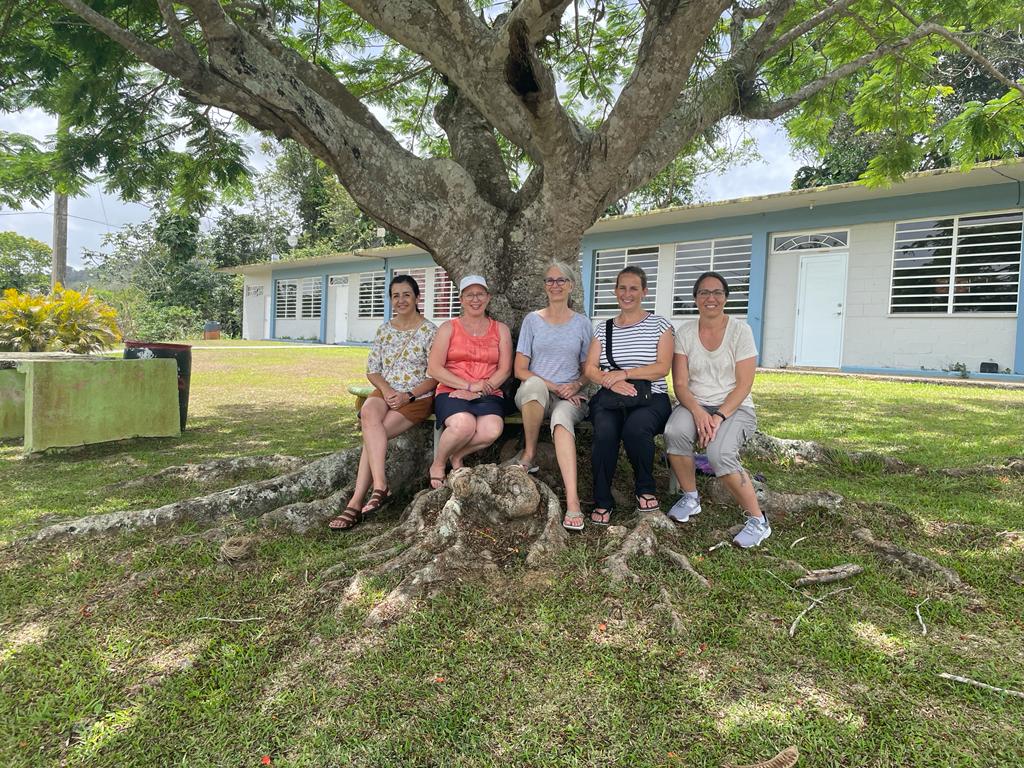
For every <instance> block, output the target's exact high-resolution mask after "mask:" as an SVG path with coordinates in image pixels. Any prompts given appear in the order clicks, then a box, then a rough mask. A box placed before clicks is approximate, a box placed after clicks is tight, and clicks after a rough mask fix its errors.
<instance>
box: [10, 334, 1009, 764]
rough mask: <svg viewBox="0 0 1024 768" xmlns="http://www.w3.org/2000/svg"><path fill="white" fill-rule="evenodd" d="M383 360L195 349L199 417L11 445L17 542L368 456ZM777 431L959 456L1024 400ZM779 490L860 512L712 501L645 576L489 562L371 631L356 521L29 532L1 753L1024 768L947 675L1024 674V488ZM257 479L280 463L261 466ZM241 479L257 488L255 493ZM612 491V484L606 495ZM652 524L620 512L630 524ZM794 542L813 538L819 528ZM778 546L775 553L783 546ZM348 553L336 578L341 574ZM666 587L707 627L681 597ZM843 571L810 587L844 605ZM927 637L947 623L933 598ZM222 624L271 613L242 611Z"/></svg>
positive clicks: (785, 423)
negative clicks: (899, 555) (686, 563)
mask: <svg viewBox="0 0 1024 768" xmlns="http://www.w3.org/2000/svg"><path fill="white" fill-rule="evenodd" d="M365 359H366V351H365V350H363V349H346V348H322V349H310V350H297V349H278V348H273V347H270V348H266V349H252V350H244V349H208V350H203V349H197V350H196V351H195V353H194V363H193V365H194V372H193V379H192V398H191V408H190V418H189V429H188V430H187V431H186V432H185V434H184V435H183V436H182V437H181V439H173V440H172V439H167V440H138V441H129V442H125V443H119V444H112V445H104V446H95V447H91V448H86V449H80V450H75V451H64V452H56V453H53V454H48V455H45V456H42V457H37V458H30V459H25V458H23V457H22V456H21V451H20V447H19V446H17V445H14V444H11V443H7V444H0V488H2V489H3V493H2V494H0V539H2V540H7V541H10V540H13V539H15V538H17V537H18V536H21V535H24V534H26V533H29V532H31V531H32V530H35V529H37V528H39V527H41V526H42V525H44V524H46V523H48V522H53V521H56V520H63V519H68V518H73V517H78V516H81V515H85V514H93V513H97V512H105V511H112V510H117V509H125V508H141V507H144V506H153V505H156V504H161V503H166V502H169V501H172V500H176V499H181V498H186V497H189V496H192V495H195V494H197V493H201V492H205V491H208V490H214V489H217V488H221V487H226V486H227V485H230V484H233V483H229V482H227V481H225V482H223V483H221V484H219V485H213V486H203V487H199V486H195V485H193V486H187V485H182V484H179V483H167V484H165V485H162V486H161V485H158V486H155V487H148V488H133V489H125V488H123V487H121V485H120V484H121V482H122V481H124V480H128V479H132V478H137V477H142V476H146V475H150V474H152V473H154V472H156V471H158V470H160V469H162V468H164V467H167V466H171V465H176V464H182V463H186V462H190V461H202V460H206V459H210V458H215V457H221V456H230V455H239V454H242V455H262V454H269V453H285V454H293V455H301V456H313V455H317V454H322V453H325V452H328V451H333V450H336V449H338V448H341V447H346V446H349V445H352V444H354V443H355V442H356V441H357V439H358V437H357V434H356V432H355V421H354V414H353V413H352V399H351V397H350V396H348V395H347V394H346V392H345V387H346V385H347V384H349V383H353V382H357V381H362V380H363V379H362V370H363V366H364V364H365ZM754 397H755V400H756V402H757V403H758V410H759V414H760V419H761V427H762V429H763V430H764V431H767V432H769V433H771V434H775V435H777V436H780V437H791V438H807V439H814V440H819V441H821V442H824V443H826V444H828V445H832V446H836V447H839V448H844V449H849V450H871V451H877V452H881V453H886V454H891V455H893V456H898V457H900V458H902V459H903V460H905V461H909V462H912V463H915V464H920V465H922V466H924V467H927V468H928V469H930V470H937V469H940V468H944V467H964V466H973V465H977V464H990V463H994V462H999V461H1002V460H1004V459H1006V458H1007V457H1010V456H1014V455H1021V454H1022V453H1024V447H1022V438H1021V436H1022V435H1024V392H1022V391H1021V390H1016V391H1009V390H998V389H989V388H967V387H957V386H945V385H936V384H919V383H910V382H884V381H868V380H862V379H852V378H839V377H820V376H801V375H793V374H760V375H759V376H758V379H757V384H756V387H755V393H754ZM751 469H754V470H756V471H759V472H762V473H763V474H764V475H765V476H766V477H767V480H768V483H769V485H770V487H772V488H773V489H776V490H791V491H799V490H805V489H821V488H828V489H832V490H835V491H837V492H839V493H842V494H843V495H844V496H846V497H847V498H848V499H849V500H850V504H849V505H848V510H849V511H848V512H847V514H848V515H850V516H852V517H853V518H855V520H843V519H841V518H839V517H838V516H836V515H834V514H832V513H828V512H825V511H821V512H819V513H811V514H806V515H802V516H800V517H797V518H793V519H790V520H787V521H784V522H778V523H776V525H775V533H774V535H773V536H772V538H771V539H769V540H768V542H767V543H766V545H765V546H764V547H762V548H761V550H760V551H757V552H740V551H736V550H733V549H731V548H725V549H719V550H716V551H715V552H713V553H708V551H707V549H708V546H709V544H711V543H713V542H714V541H715V539H714V538H713V537H712V531H714V530H715V529H723V528H728V527H729V526H730V525H732V524H733V523H735V522H736V521H737V517H738V515H737V512H736V510H735V509H727V508H718V507H714V506H711V505H706V506H705V511H704V513H703V514H702V515H701V517H700V518H699V519H698V521H696V522H695V523H694V524H692V525H689V526H687V527H686V528H684V529H683V530H682V533H681V538H680V542H679V548H680V551H682V552H684V553H685V554H687V556H689V557H690V558H691V561H692V562H693V564H694V566H695V567H696V568H697V569H699V570H700V571H701V572H702V573H703V574H704V575H705V576H706V577H707V578H708V579H709V580H710V581H711V584H712V589H711V591H710V592H704V591H701V590H700V589H699V588H698V587H697V586H695V585H694V584H693V583H692V582H691V581H689V580H688V579H687V578H686V577H685V576H684V575H683V574H680V573H679V572H678V571H675V570H673V569H671V568H670V567H669V566H668V565H667V564H666V563H665V562H664V561H662V560H660V559H657V558H652V559H647V560H642V561H641V562H640V563H638V564H637V571H638V573H639V574H640V575H641V576H642V577H643V578H642V581H641V582H640V583H639V584H637V585H630V586H625V587H619V586H615V585H612V584H611V583H609V582H607V581H605V580H604V579H603V578H602V577H601V575H600V567H599V566H600V560H601V558H602V557H603V556H604V554H605V553H606V544H607V539H606V537H605V534H604V533H603V532H602V531H597V530H594V529H592V528H588V530H587V531H586V532H585V533H584V534H583V535H582V536H576V537H574V538H573V539H572V542H571V546H570V548H569V552H568V553H567V555H566V556H565V558H564V560H563V562H562V563H561V564H560V567H558V568H556V569H552V570H550V571H542V572H531V571H528V570H526V569H525V568H524V567H519V568H514V569H513V570H511V571H509V572H507V573H505V574H502V576H501V577H500V578H488V579H484V578H483V577H481V578H480V579H467V580H466V581H465V582H464V583H462V584H460V585H458V586H453V587H452V588H450V589H449V590H448V591H447V592H445V593H443V594H441V595H439V596H438V597H436V598H434V599H432V600H430V601H428V602H427V603H425V604H424V605H423V606H422V607H421V609H420V610H418V611H417V612H415V613H414V614H412V615H411V616H409V617H408V618H407V619H405V620H403V621H401V622H399V623H398V624H396V625H393V626H390V627H388V628H386V629H384V630H379V631H374V632H370V633H367V631H366V630H364V629H363V628H362V621H363V619H364V618H365V616H366V614H367V612H368V611H369V610H370V608H371V607H372V605H373V600H374V597H375V596H381V595H383V594H384V593H385V591H386V589H387V588H388V586H389V584H387V583H379V584H376V585H375V588H376V590H377V592H376V593H373V592H371V593H370V594H367V595H363V596H362V597H360V598H359V599H357V600H354V601H347V600H346V599H345V598H344V596H343V586H344V583H345V579H346V578H347V576H349V575H351V574H352V573H353V572H354V571H355V569H356V568H357V567H359V565H360V562H359V560H358V558H357V557H356V555H355V554H354V551H353V545H354V544H357V543H358V542H360V541H363V540H365V539H366V537H367V536H369V535H371V534H372V533H374V532H375V531H376V532H379V531H380V530H382V529H383V527H384V526H388V525H391V524H393V523H394V521H395V519H396V518H397V515H398V510H390V511H389V512H388V513H387V514H386V515H384V516H382V518H381V519H379V520H377V521H374V522H370V523H366V524H364V525H363V526H361V527H360V528H359V529H357V531H356V532H353V534H349V535H341V536H339V535H331V534H329V533H328V532H327V531H322V532H318V533H314V534H310V535H307V536H295V535H267V534H261V538H260V543H259V545H258V549H257V552H256V556H255V557H254V558H252V559H250V560H247V561H244V562H242V563H241V564H235V565H229V564H225V563H221V562H219V561H218V558H217V553H218V546H219V545H218V542H216V541H212V540H210V539H209V538H204V537H203V535H202V533H203V532H202V530H198V529H191V528H187V527H185V528H176V529H173V530H169V531H168V530H164V531H159V532H146V533H136V534H130V535H125V536H121V537H116V538H105V539H92V540H82V541H79V542H75V543H73V544H62V545H51V546H39V547H30V548H26V547H10V546H7V547H5V548H4V549H0V761H2V764H3V765H5V766H90V767H92V766H118V767H120V766H156V765H160V766H163V765H189V766H258V765H261V764H262V758H263V757H264V756H268V757H269V758H270V760H271V764H272V765H277V766H334V765H338V766H495V765H498V766H588V768H589V767H592V766H647V765H651V766H680V767H682V766H719V765H722V764H724V763H727V762H735V763H746V762H754V761H756V760H763V759H766V758H768V757H770V756H772V755H774V754H775V753H776V752H777V751H779V750H780V749H782V748H784V747H786V746H787V745H790V744H794V745H796V746H798V747H799V749H800V751H801V754H802V757H801V761H800V763H799V765H800V766H900V767H901V768H902V767H904V766H964V767H966V766H972V767H973V766H1010V765H1019V764H1020V762H1021V760H1020V755H1022V754H1024V701H1022V700H1021V699H1015V698H1010V697H1005V696H1002V695H999V694H996V693H991V692H986V691H981V690H978V689H975V688H971V687H966V686H960V685H954V684H951V683H948V682H945V681H943V680H941V679H939V678H938V677H937V674H938V673H939V672H951V673H954V674H960V675H964V676H967V677H971V678H975V679H978V680H982V681H984V682H987V683H990V684H993V685H997V686H1001V687H1008V688H1015V689H1018V690H1021V689H1024V641H1022V632H1024V622H1022V617H1024V588H1022V587H1021V586H1020V584H1018V583H1017V581H1016V580H1021V578H1022V577H1024V539H1022V538H1021V534H1019V533H1018V534H1017V535H1011V534H1007V533H1005V532H1007V531H1010V532H1014V531H1016V532H1020V531H1022V529H1024V501H1022V500H1024V478H1021V477H1019V476H1018V477H1001V476H999V475H976V476H971V477H968V478H961V479H953V478H948V477H944V476H942V475H940V474H938V473H936V472H929V473H925V474H920V475H888V474H886V473H884V472H882V471H880V470H878V471H872V470H870V469H864V468H860V469H853V468H851V469H843V468H842V467H821V466H813V467H799V466H779V465H776V464H769V463H760V464H757V465H756V466H752V467H751ZM247 479H254V478H247ZM234 482H237V481H234ZM584 495H586V493H585V494H584ZM617 522H622V520H617ZM853 522H856V523H858V524H866V525H869V526H870V527H871V528H872V530H873V531H874V532H875V534H876V535H878V536H882V537H884V538H888V539H891V540H894V541H897V542H900V543H902V544H904V545H905V546H909V547H911V548H912V549H914V550H915V551H918V552H920V553H922V554H925V555H928V556H929V557H932V558H934V559H936V560H938V561H939V562H941V563H943V564H944V565H947V566H950V567H953V568H955V569H957V570H958V571H959V573H960V574H961V575H962V577H963V578H964V580H965V581H967V582H968V583H969V584H970V585H971V586H972V587H973V588H974V594H973V595H959V594H957V595H953V594H949V593H946V592H942V591H939V590H937V589H935V588H934V587H933V586H931V585H930V584H928V583H927V582H925V581H923V580H921V579H919V578H917V577H914V576H912V575H909V574H905V573H900V572H898V571H897V570H894V569H893V568H892V567H891V566H887V565H885V564H883V563H882V562H880V561H879V560H878V559H877V558H876V557H875V556H873V555H871V554H870V553H868V552H867V551H866V550H865V549H864V548H863V547H862V546H860V545H859V544H857V543H856V542H855V541H854V540H853V539H851V538H850V537H849V535H848V532H849V528H850V527H851V524H852V523H853ZM799 539H802V541H799V543H796V544H795V546H794V542H797V541H798V540H799ZM773 558H774V559H773ZM780 558H782V559H785V558H792V559H795V560H798V561H799V562H800V563H802V564H803V565H804V566H806V567H808V568H817V567H824V566H830V565H835V564H838V563H843V562H855V563H860V564H861V565H863V566H864V567H865V572H864V573H863V574H862V575H861V576H858V577H856V578H855V579H853V580H851V581H848V582H845V583H844V584H841V585H839V586H852V587H853V589H852V590H850V591H849V592H845V593H843V594H841V595H837V596H835V597H833V598H831V599H830V600H828V601H827V602H826V603H825V604H824V605H823V606H822V607H820V608H818V609H817V610H814V611H812V612H810V613H809V614H807V615H806V616H805V617H804V619H803V620H802V621H801V623H800V625H799V628H798V631H797V633H796V636H795V637H793V638H790V637H789V635H788V631H787V630H788V628H789V625H790V623H791V622H792V621H793V619H794V618H795V617H796V615H797V614H798V613H799V612H800V611H801V610H803V608H805V607H806V606H807V601H806V600H804V599H802V598H801V597H800V596H799V595H797V594H795V593H794V591H793V590H791V589H789V588H788V587H787V586H786V585H785V584H783V583H781V582H780V581H779V580H778V579H776V578H773V576H771V575H769V572H772V573H774V574H775V575H776V576H778V577H779V578H780V579H782V580H783V581H785V582H787V583H789V582H791V581H792V579H793V578H794V574H793V573H792V572H791V571H787V570H786V568H785V566H784V565H783V564H782V563H781V562H780ZM328 569H332V570H330V571H329V570H328ZM662 587H664V588H665V590H667V592H668V594H669V595H670V596H671V599H672V601H673V603H674V605H675V607H676V610H677V612H678V613H679V615H680V618H681V619H682V628H681V631H680V632H679V633H678V634H673V633H672V632H671V631H670V629H669V625H668V623H667V622H666V616H665V615H664V613H663V612H662V611H661V610H660V609H659V608H658V607H657V604H658V603H660V602H661V600H662V598H661V588H662ZM829 589H830V587H829V586H823V587H818V588H811V589H810V590H807V591H808V593H809V594H813V595H819V596H820V595H822V594H825V593H826V592H828V591H829ZM926 598H927V602H924V603H923V605H921V608H920V610H921V614H922V617H923V618H924V620H925V622H926V623H927V626H928V634H927V635H924V636H922V634H921V631H920V627H919V625H918V621H917V617H916V615H915V606H918V605H919V604H921V603H922V601H925V599H926ZM208 617H214V618H219V619H255V620H251V621H242V622H237V623H231V622H226V621H217V620H214V619H211V618H208Z"/></svg>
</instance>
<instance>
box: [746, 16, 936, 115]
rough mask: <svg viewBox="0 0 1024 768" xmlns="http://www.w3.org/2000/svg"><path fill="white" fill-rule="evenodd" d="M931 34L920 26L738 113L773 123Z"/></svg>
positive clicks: (930, 31) (929, 30) (931, 31)
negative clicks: (781, 95) (790, 91)
mask: <svg viewBox="0 0 1024 768" xmlns="http://www.w3.org/2000/svg"><path fill="white" fill-rule="evenodd" d="M932 33H933V30H931V29H927V28H926V27H925V26H924V25H922V26H920V27H918V28H917V29H915V30H914V31H913V32H911V33H910V34H909V35H907V36H905V37H903V38H902V39H900V40H897V41H896V42H895V43H889V44H887V45H880V46H878V47H877V48H876V49H875V50H873V51H872V52H871V53H866V54H864V55H863V56H860V57H858V58H856V59H854V60H853V61H849V62H847V63H846V64H844V65H843V66H841V67H836V68H835V69H833V70H832V71H831V72H829V73H828V74H827V75H825V76H824V77H820V78H818V79H817V80H814V81H812V82H810V83H807V85H805V86H803V87H802V88H800V89H798V90H796V91H794V92H793V94H792V95H790V96H787V97H786V98H783V99H779V100H778V101H773V102H770V103H768V104H763V105H761V106H759V107H756V108H747V107H744V106H742V105H741V109H740V113H741V114H742V116H743V117H748V118H750V119H752V120H774V119H775V118H777V117H779V116H780V115H784V114H785V113H786V112H788V111H789V110H791V109H793V107H796V106H798V105H800V104H802V103H803V102H805V101H806V100H807V99H809V98H811V97H812V96H814V95H815V94H816V93H818V92H820V91H822V90H824V89H825V88H827V87H828V86H830V85H832V84H833V83H835V82H837V81H839V80H842V79H843V78H844V77H849V76H850V75H852V74H853V73H854V72H857V71H858V70H861V69H863V68H864V67H866V66H867V65H868V64H871V63H872V62H875V61H878V59H880V58H882V57H883V56H888V55H889V54H891V53H895V52H897V51H900V50H903V49H904V48H906V47H908V46H910V45H913V44H914V43H916V42H917V41H918V40H921V39H922V38H925V37H928V35H930V34H932Z"/></svg>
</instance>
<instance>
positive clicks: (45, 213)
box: [0, 211, 121, 229]
mask: <svg viewBox="0 0 1024 768" xmlns="http://www.w3.org/2000/svg"><path fill="white" fill-rule="evenodd" d="M52 215H53V213H52V211H0V216H52ZM67 216H68V218H69V219H80V220H82V221H91V222H92V223H93V224H99V225H100V226H104V227H109V228H110V229H121V227H120V226H117V225H114V224H111V223H110V222H109V221H100V220H98V219H90V218H89V217H87V216H77V215H75V214H73V213H69V214H68V215H67Z"/></svg>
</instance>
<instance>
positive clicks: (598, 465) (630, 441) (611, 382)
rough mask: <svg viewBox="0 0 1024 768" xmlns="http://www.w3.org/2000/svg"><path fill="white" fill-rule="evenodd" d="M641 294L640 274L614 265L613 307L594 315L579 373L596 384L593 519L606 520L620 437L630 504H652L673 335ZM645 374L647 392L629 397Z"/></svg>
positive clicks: (642, 386)
mask: <svg viewBox="0 0 1024 768" xmlns="http://www.w3.org/2000/svg"><path fill="white" fill-rule="evenodd" d="M645 296H647V274H646V273H645V272H644V271H643V270H642V269H640V268H639V267H626V268H625V269H623V270H622V271H621V272H619V274H618V276H617V277H616V278H615V298H616V300H617V301H618V304H619V314H618V316H617V317H615V318H613V319H612V320H610V321H608V322H605V323H598V326H597V328H595V330H594V341H593V342H592V343H591V345H590V350H589V352H588V354H587V362H586V364H585V367H584V372H585V373H586V375H587V378H589V379H590V380H591V381H592V382H594V383H595V384H599V385H600V386H601V389H600V390H598V392H597V394H596V395H595V396H594V397H593V399H592V400H591V402H590V419H591V421H593V423H594V444H593V451H592V453H591V463H592V466H593V471H594V505H595V506H594V511H593V512H592V513H591V514H590V520H591V522H593V523H595V524H596V525H608V522H609V520H610V519H611V513H612V507H613V505H614V502H613V500H612V478H613V476H614V474H615V465H616V464H617V463H618V458H619V443H620V442H621V443H622V444H623V445H624V446H625V448H626V456H627V457H628V458H629V463H630V464H632V465H633V478H634V493H635V494H636V508H637V511H639V512H648V511H653V510H657V509H659V507H660V505H659V503H658V497H657V496H655V493H654V491H655V487H654V436H655V435H658V434H660V433H661V432H662V430H663V429H664V428H665V422H666V421H667V420H668V417H669V414H670V413H671V411H672V407H671V405H670V404H669V400H668V394H667V393H668V387H667V386H666V384H665V375H666V374H667V373H668V371H669V368H671V366H672V350H673V339H674V337H673V332H672V324H671V323H670V322H669V321H668V320H666V319H665V318H664V317H660V316H658V315H655V314H654V313H652V312H648V311H647V310H645V309H644V308H643V306H642V305H641V302H643V300H644V297H645ZM609 332H610V333H611V353H612V354H611V358H612V359H609V355H608V347H609V343H608V342H609V339H608V334H609ZM648 382H649V387H650V395H649V397H641V398H639V399H638V398H636V396H637V395H638V390H639V394H640V395H641V396H643V395H646V390H647V387H648ZM620 396H625V398H626V401H625V402H624V401H623V398H622V397H620ZM630 400H632V401H633V402H629V401H630Z"/></svg>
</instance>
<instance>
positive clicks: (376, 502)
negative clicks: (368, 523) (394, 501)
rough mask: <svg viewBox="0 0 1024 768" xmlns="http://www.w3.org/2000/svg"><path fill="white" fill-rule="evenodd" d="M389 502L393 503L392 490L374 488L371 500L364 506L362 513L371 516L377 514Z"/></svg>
mask: <svg viewBox="0 0 1024 768" xmlns="http://www.w3.org/2000/svg"><path fill="white" fill-rule="evenodd" d="M389 501H391V489H390V488H374V489H373V493H371V494H370V498H369V500H368V501H367V502H366V504H364V505H363V510H362V512H363V514H364V515H369V514H370V513H372V512H376V511H377V510H378V509H380V508H381V507H383V506H384V505H385V504H387V503H388V502H389Z"/></svg>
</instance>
